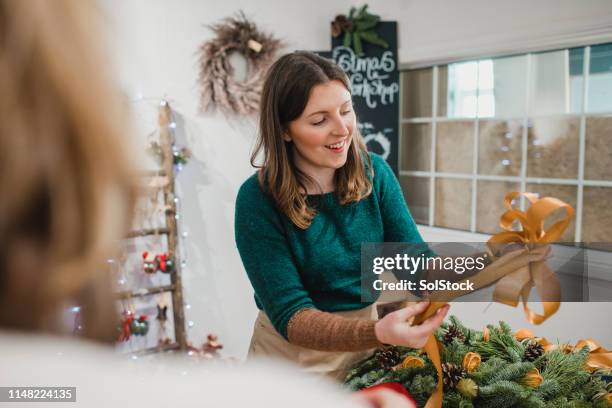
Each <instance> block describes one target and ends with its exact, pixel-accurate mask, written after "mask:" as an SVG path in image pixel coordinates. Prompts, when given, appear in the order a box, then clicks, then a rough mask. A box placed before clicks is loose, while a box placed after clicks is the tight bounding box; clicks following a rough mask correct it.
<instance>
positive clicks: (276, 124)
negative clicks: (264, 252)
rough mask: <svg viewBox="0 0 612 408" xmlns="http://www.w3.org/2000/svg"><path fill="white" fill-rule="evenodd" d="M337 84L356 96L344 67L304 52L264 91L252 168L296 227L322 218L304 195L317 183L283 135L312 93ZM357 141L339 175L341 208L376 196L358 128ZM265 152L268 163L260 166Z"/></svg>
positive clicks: (276, 69)
mask: <svg viewBox="0 0 612 408" xmlns="http://www.w3.org/2000/svg"><path fill="white" fill-rule="evenodd" d="M332 80H338V81H340V82H342V84H344V86H345V88H346V89H347V90H348V91H349V92H350V86H349V81H348V78H347V76H346V74H345V73H344V71H342V69H341V68H340V67H339V66H338V65H336V64H335V63H333V62H332V61H331V60H328V59H326V58H323V57H321V56H319V55H316V54H314V53H311V52H304V51H299V52H294V53H291V54H286V55H284V56H282V57H281V58H279V59H278V60H277V61H276V62H275V63H274V64H273V65H272V66H271V67H270V69H269V71H268V74H267V76H266V80H265V83H264V86H263V91H262V96H261V102H260V106H261V109H260V111H261V113H260V119H259V137H258V140H257V144H256V146H255V150H254V152H253V154H252V156H251V164H252V165H253V166H254V167H259V168H260V171H259V174H258V177H259V183H260V185H261V186H262V188H263V189H264V190H265V191H267V192H269V193H270V194H271V196H272V198H273V199H274V201H275V203H276V205H277V206H278V208H279V209H280V210H281V211H282V212H283V213H284V214H285V215H286V216H287V217H288V218H289V219H290V220H291V222H293V224H294V225H296V226H297V227H299V228H302V229H306V228H308V227H309V226H310V224H311V222H312V219H313V218H314V217H315V215H316V210H315V209H314V208H313V207H312V206H309V205H308V203H307V202H306V197H305V195H304V194H303V193H302V191H306V187H305V186H306V183H313V180H312V179H311V178H310V177H309V176H308V175H307V174H304V173H303V172H301V171H300V170H299V169H298V168H297V167H296V165H295V163H294V161H293V156H292V154H291V151H290V149H291V145H290V143H288V142H285V141H284V140H283V133H284V132H286V130H287V128H288V125H289V122H291V121H293V120H295V119H297V118H298V117H299V116H300V115H301V114H302V112H303V111H304V108H305V107H306V104H307V102H308V97H309V95H310V91H311V89H312V88H313V87H314V86H316V85H318V84H322V83H326V82H328V81H332ZM352 139H353V142H352V143H351V145H350V147H349V151H348V156H347V160H346V163H345V164H344V166H342V167H341V168H339V169H338V170H337V171H336V172H335V176H334V177H335V180H334V183H335V189H336V192H335V194H336V196H337V197H338V200H339V202H340V204H349V203H353V202H356V201H359V200H361V199H362V198H365V197H367V196H368V195H369V194H370V193H371V192H372V183H371V181H370V179H369V178H368V177H367V173H366V170H365V164H366V163H367V166H368V168H369V169H371V168H372V166H371V163H370V156H369V155H368V153H367V149H366V146H365V143H364V141H363V138H362V136H361V134H360V133H359V131H358V130H357V129H355V130H354V133H353V138H352ZM261 151H263V164H261V165H256V164H255V161H256V159H257V156H258V155H259V153H260V152H261ZM364 161H365V162H366V163H364Z"/></svg>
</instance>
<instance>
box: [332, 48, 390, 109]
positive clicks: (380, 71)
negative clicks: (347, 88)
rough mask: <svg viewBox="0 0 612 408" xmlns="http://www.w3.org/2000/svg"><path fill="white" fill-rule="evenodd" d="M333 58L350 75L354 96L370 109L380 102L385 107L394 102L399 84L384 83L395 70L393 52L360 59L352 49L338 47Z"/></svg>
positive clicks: (334, 50)
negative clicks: (359, 97) (364, 102)
mask: <svg viewBox="0 0 612 408" xmlns="http://www.w3.org/2000/svg"><path fill="white" fill-rule="evenodd" d="M332 58H333V60H334V61H336V63H337V64H338V65H339V66H340V67H341V68H342V69H343V70H344V72H346V73H347V74H348V75H349V77H350V79H351V89H352V91H353V94H354V95H358V96H361V97H362V98H364V99H365V101H366V104H367V105H368V107H370V108H375V107H376V106H377V105H378V100H380V103H381V104H383V105H387V104H391V103H393V102H394V98H395V95H396V94H398V93H399V84H398V83H397V82H396V81H394V82H391V83H384V80H385V79H388V78H389V73H390V72H393V71H394V70H395V61H394V59H393V53H392V52H391V51H385V52H384V53H383V54H382V56H380V57H358V56H357V55H356V54H355V53H354V52H353V50H352V49H350V48H347V47H336V48H334V49H333V55H332Z"/></svg>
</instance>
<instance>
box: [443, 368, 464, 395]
mask: <svg viewBox="0 0 612 408" xmlns="http://www.w3.org/2000/svg"><path fill="white" fill-rule="evenodd" d="M464 376H465V371H464V370H463V368H461V367H459V366H458V365H456V364H453V363H443V364H442V378H443V380H444V386H445V387H446V388H448V389H454V388H455V387H456V386H457V383H458V382H459V380H461V379H462V378H463V377H464Z"/></svg>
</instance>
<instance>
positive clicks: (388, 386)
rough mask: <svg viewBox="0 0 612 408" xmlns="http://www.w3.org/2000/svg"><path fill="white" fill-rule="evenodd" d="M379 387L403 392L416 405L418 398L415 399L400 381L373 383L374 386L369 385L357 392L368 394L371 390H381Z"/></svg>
mask: <svg viewBox="0 0 612 408" xmlns="http://www.w3.org/2000/svg"><path fill="white" fill-rule="evenodd" d="M379 389H388V390H391V391H395V392H397V393H399V394H402V395H403V396H404V397H406V398H408V400H409V401H410V402H412V403H413V404H414V405H415V406H416V400H415V399H414V397H413V396H412V395H411V394H410V393H409V392H408V390H407V389H406V387H404V386H403V385H402V384H400V383H398V382H388V383H382V384H378V385H373V386H372V387H368V388H365V389H363V390H361V391H357V393H361V394H367V393H369V392H371V391H374V390H379Z"/></svg>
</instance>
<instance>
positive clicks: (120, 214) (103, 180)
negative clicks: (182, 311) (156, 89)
mask: <svg viewBox="0 0 612 408" xmlns="http://www.w3.org/2000/svg"><path fill="white" fill-rule="evenodd" d="M97 13H98V10H96V7H95V5H94V4H92V3H89V2H86V1H80V0H77V1H68V0H53V1H11V0H0V89H2V97H1V98H0V114H1V118H0V194H1V195H2V198H1V199H0V328H5V329H6V328H9V329H16V330H29V331H47V332H56V333H57V332H62V327H61V324H60V323H59V320H60V319H61V316H62V312H63V311H64V310H66V306H68V305H74V304H79V305H81V310H82V318H83V328H84V332H83V335H84V337H86V338H90V339H96V340H100V341H105V342H111V341H113V339H114V338H115V337H116V320H115V317H116V316H117V310H116V302H115V300H114V296H113V295H112V290H111V289H112V288H111V281H110V274H109V272H108V268H107V267H106V262H105V261H106V259H107V257H108V256H110V255H111V254H112V253H113V250H114V249H116V248H117V246H118V244H119V243H120V238H121V236H123V234H124V232H125V229H126V227H127V226H128V225H129V222H130V218H131V208H132V203H133V201H134V194H135V188H134V186H135V182H134V179H133V176H132V174H133V173H132V171H131V169H130V167H129V165H128V161H127V157H126V156H127V152H126V150H125V149H126V146H125V144H124V141H123V139H124V138H126V137H127V136H128V135H129V130H128V129H126V126H127V125H128V122H127V121H126V117H125V115H124V114H123V112H125V111H126V104H125V101H124V99H123V97H122V96H121V94H120V92H118V90H117V88H116V87H115V86H114V83H113V82H112V80H111V79H110V78H109V77H108V76H107V71H108V68H107V66H108V59H107V58H105V57H104V54H103V53H102V52H101V50H99V48H98V47H99V38H98V36H97V33H98V32H99V31H98V30H97V29H98V28H99V27H98V26H97V23H98V18H97V17H98V15H97ZM128 128H129V126H128Z"/></svg>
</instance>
